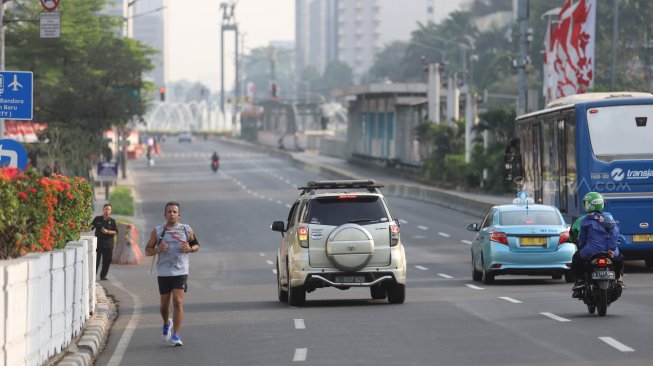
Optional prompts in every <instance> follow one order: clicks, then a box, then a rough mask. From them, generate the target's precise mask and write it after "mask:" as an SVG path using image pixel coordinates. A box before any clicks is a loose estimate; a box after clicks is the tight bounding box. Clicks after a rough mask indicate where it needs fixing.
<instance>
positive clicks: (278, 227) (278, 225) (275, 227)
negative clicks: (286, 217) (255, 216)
mask: <svg viewBox="0 0 653 366" xmlns="http://www.w3.org/2000/svg"><path fill="white" fill-rule="evenodd" d="M270 228H271V229H272V231H279V232H282V233H283V232H285V231H286V225H285V224H284V223H283V221H274V222H273V223H272V226H271V227H270Z"/></svg>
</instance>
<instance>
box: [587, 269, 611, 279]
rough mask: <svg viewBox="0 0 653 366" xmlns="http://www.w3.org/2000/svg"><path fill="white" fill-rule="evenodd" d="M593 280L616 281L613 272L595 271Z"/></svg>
mask: <svg viewBox="0 0 653 366" xmlns="http://www.w3.org/2000/svg"><path fill="white" fill-rule="evenodd" d="M592 279H593V280H614V272H613V271H594V272H592Z"/></svg>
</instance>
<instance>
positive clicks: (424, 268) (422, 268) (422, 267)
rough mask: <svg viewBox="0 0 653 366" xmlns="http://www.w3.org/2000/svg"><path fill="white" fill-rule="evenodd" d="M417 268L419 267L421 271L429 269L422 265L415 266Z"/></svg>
mask: <svg viewBox="0 0 653 366" xmlns="http://www.w3.org/2000/svg"><path fill="white" fill-rule="evenodd" d="M415 268H417V269H421V270H422V271H428V270H429V269H428V268H426V267H424V266H415Z"/></svg>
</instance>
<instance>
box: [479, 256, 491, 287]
mask: <svg viewBox="0 0 653 366" xmlns="http://www.w3.org/2000/svg"><path fill="white" fill-rule="evenodd" d="M481 269H482V272H481V281H483V283H484V284H486V285H487V284H490V283H492V282H494V273H491V272H488V271H487V270H486V269H485V263H483V259H481Z"/></svg>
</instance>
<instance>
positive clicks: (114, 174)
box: [96, 161, 118, 181]
mask: <svg viewBox="0 0 653 366" xmlns="http://www.w3.org/2000/svg"><path fill="white" fill-rule="evenodd" d="M116 179H118V164H117V163H110V162H103V161H101V162H99V163H97V177H96V180H98V181H107V180H116Z"/></svg>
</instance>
